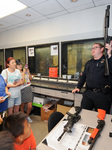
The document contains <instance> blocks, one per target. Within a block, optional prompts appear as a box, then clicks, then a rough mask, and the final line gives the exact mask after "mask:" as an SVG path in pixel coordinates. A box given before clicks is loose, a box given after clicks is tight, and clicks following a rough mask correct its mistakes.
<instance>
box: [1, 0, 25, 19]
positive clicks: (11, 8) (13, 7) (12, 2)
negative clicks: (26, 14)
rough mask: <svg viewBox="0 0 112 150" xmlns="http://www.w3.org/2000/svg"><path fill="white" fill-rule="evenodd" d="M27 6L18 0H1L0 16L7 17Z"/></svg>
mask: <svg viewBox="0 0 112 150" xmlns="http://www.w3.org/2000/svg"><path fill="white" fill-rule="evenodd" d="M25 8H27V6H26V5H24V4H22V3H21V2H19V1H17V0H0V18H3V17H6V16H8V15H11V14H13V13H15V12H17V11H20V10H22V9H25Z"/></svg>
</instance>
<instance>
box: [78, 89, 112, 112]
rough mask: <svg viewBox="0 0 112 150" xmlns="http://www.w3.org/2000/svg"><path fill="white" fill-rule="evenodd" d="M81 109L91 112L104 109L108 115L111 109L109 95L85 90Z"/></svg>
mask: <svg viewBox="0 0 112 150" xmlns="http://www.w3.org/2000/svg"><path fill="white" fill-rule="evenodd" d="M81 107H82V108H84V109H88V110H92V109H93V108H95V110H97V109H104V110H106V113H108V114H109V113H110V107H111V93H108V94H105V93H103V92H100V93H96V92H93V91H90V90H86V91H85V92H84V93H83V98H82V102H81Z"/></svg>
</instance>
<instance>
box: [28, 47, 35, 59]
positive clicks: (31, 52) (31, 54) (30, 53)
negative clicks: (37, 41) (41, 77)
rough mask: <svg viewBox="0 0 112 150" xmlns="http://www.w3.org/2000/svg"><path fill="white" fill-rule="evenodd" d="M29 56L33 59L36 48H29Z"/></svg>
mask: <svg viewBox="0 0 112 150" xmlns="http://www.w3.org/2000/svg"><path fill="white" fill-rule="evenodd" d="M28 56H29V57H33V56H34V47H30V48H28Z"/></svg>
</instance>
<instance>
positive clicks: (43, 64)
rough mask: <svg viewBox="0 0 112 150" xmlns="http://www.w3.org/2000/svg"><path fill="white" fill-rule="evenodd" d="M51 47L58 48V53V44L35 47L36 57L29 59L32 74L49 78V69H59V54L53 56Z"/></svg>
mask: <svg viewBox="0 0 112 150" xmlns="http://www.w3.org/2000/svg"><path fill="white" fill-rule="evenodd" d="M51 46H54V48H55V46H56V47H57V51H58V49H59V48H58V47H59V45H58V43H55V44H54V43H53V44H47V45H39V46H34V57H28V64H29V68H30V71H31V73H34V74H37V73H41V75H44V76H49V67H58V54H54V55H52V54H51ZM30 47H32V46H30ZM30 47H29V48H30Z"/></svg>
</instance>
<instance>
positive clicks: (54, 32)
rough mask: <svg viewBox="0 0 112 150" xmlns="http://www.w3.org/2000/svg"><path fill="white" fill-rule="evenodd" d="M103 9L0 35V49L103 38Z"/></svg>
mask: <svg viewBox="0 0 112 150" xmlns="http://www.w3.org/2000/svg"><path fill="white" fill-rule="evenodd" d="M111 7H112V5H111ZM105 9H106V6H101V7H96V8H91V9H87V10H84V11H80V12H75V13H72V14H69V15H64V16H61V17H57V18H53V19H49V20H46V21H42V22H38V23H35V24H32V25H28V26H24V27H20V28H17V29H13V30H10V31H7V32H3V33H0V48H11V47H16V46H25V45H26V46H27V45H32V44H42V43H50V42H57V41H69V40H76V39H88V38H97V37H103V36H104V33H103V32H104V17H105ZM111 12H112V11H111ZM111 16H112V15H111ZM111 16H110V18H112V17H111ZM111 20H112V19H110V22H112V21H111ZM109 34H110V35H112V23H110V28H109Z"/></svg>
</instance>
